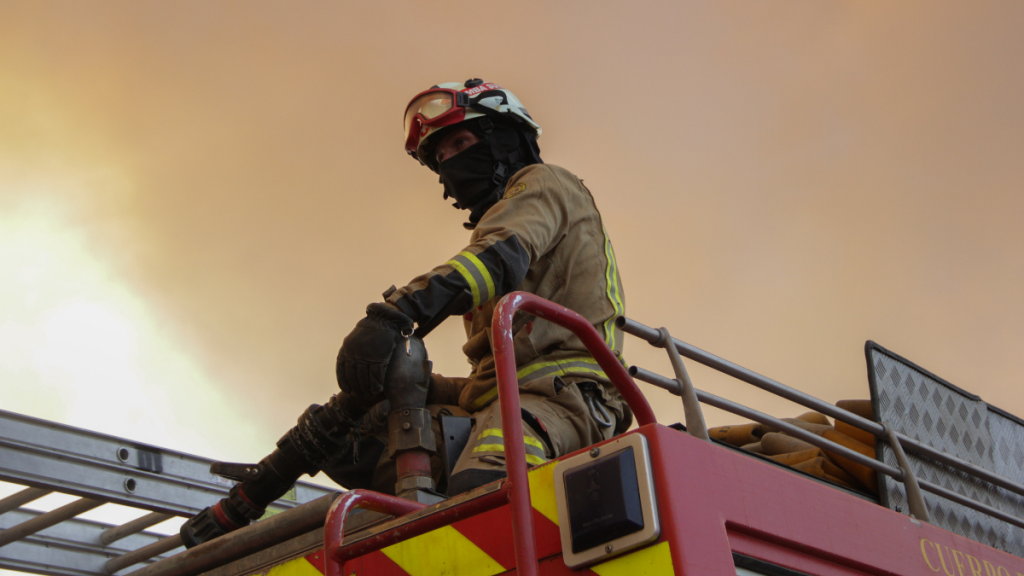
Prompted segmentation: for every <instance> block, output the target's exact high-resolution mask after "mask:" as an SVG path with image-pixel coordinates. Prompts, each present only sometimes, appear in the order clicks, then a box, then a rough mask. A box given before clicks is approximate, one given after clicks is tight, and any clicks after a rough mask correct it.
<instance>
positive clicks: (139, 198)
mask: <svg viewBox="0 0 1024 576" xmlns="http://www.w3.org/2000/svg"><path fill="white" fill-rule="evenodd" d="M1022 38H1024V4H1022V3H1021V2H1017V1H1010V2H988V1H982V2H971V3H956V2H935V1H929V2H900V3H892V2H881V1H878V2H810V1H806V2H804V1H791V2H692V3H690V2H628V3H626V2H605V1H590V2H581V1H575V0H569V1H563V2H526V3H513V4H481V3H479V2H474V3H469V2H449V3H441V4H438V3H427V2H414V1H398V2H378V3H369V2H367V3H356V2H299V3H294V2H253V1H245V2H241V1H239V2H220V1H213V2H211V1H205V0H204V1H192V2H166V3H165V2H128V1H121V2H108V1H102V2H100V1H97V2H67V3H54V2H32V1H14V2H12V1H0V278H2V279H3V281H2V283H0V405H2V407H3V409H5V410H11V411H15V412H21V413H27V414H30V415H34V416H38V417H43V418H48V419H52V420H57V421H61V422H67V423H71V424H74V425H77V426H81V427H85V428H90V429H95V430H100V431H104V432H108V433H112V434H117V435H121V436H126V437H130V438H134V439H137V440H143V441H148V442H151V443H155V444H158V445H162V446H165V447H168V448H173V449H179V450H184V451H188V452H193V453H198V454H202V455H205V456H209V457H214V458H221V459H227V460H233V461H249V460H257V459H259V458H260V457H262V456H263V455H265V454H266V453H267V452H268V451H269V450H270V449H271V448H272V447H273V443H274V441H275V440H276V439H277V438H278V437H279V436H280V435H281V434H282V433H283V432H284V431H285V430H286V429H287V428H289V427H290V426H291V425H293V424H294V422H295V419H296V417H297V416H298V415H299V413H300V412H301V411H302V410H303V409H304V408H305V407H306V406H308V405H309V404H311V403H314V402H315V403H321V402H324V401H325V400H326V399H327V398H328V397H329V396H330V395H331V394H332V393H333V392H335V391H336V390H337V386H336V383H335V381H334V373H333V370H334V358H335V355H336V353H337V349H338V346H339V345H340V344H341V341H342V339H343V337H344V336H345V334H347V333H348V331H349V330H350V329H351V327H352V325H353V324H354V323H355V322H356V321H357V320H358V319H359V318H360V317H361V316H362V314H363V311H364V309H365V306H366V304H368V303H370V302H374V301H378V300H379V299H380V294H381V292H382V291H383V290H385V289H386V288H388V287H389V286H390V285H392V284H397V285H402V284H404V283H406V282H407V281H408V280H410V279H411V278H412V277H414V276H416V275H417V274H420V273H422V272H424V271H426V270H428V269H430V268H432V267H433V266H435V265H437V264H439V263H442V262H444V261H446V260H448V259H449V258H450V257H451V256H452V255H453V254H456V253H457V252H458V251H459V250H461V249H462V247H463V246H464V245H465V244H466V242H467V241H468V233H467V232H466V231H465V230H464V229H463V228H462V226H461V223H462V222H463V221H464V218H465V215H464V214H463V213H459V212H457V211H456V210H453V209H452V208H451V207H450V206H449V203H448V202H446V201H444V200H442V197H441V187H440V185H439V184H438V183H437V177H436V175H434V174H432V173H431V172H429V171H428V170H427V169H425V168H423V167H421V166H419V165H418V164H417V163H416V162H414V161H412V160H410V159H409V158H408V157H407V156H406V154H405V153H404V151H403V148H402V145H403V135H402V129H401V117H402V113H403V111H404V108H405V106H406V104H407V103H408V101H409V99H410V98H411V97H412V96H413V95H415V94H416V93H418V92H419V91H421V90H424V89H426V88H428V87H429V86H431V85H433V84H435V83H440V82H446V81H462V80H465V79H466V78H470V77H480V78H484V79H486V80H488V81H493V82H497V83H499V84H501V85H502V86H505V87H507V88H509V89H511V90H513V91H514V92H515V93H516V94H517V95H518V96H519V98H520V99H521V100H522V101H523V102H524V103H525V104H526V106H527V107H528V108H529V110H530V112H531V114H532V115H533V116H534V118H535V119H537V121H538V122H539V123H540V124H541V125H542V126H543V128H544V134H543V136H542V138H541V140H540V145H541V149H542V155H543V157H544V159H545V160H546V161H547V162H549V163H553V164H558V165H561V166H564V167H565V168H568V169H569V170H571V171H573V172H574V173H576V174H577V175H579V176H580V177H581V178H583V179H584V180H585V181H586V183H587V186H588V187H589V188H590V190H591V191H592V192H593V194H594V196H595V198H596V200H597V203H598V206H599V208H600V209H601V211H602V213H603V215H604V220H605V225H606V227H607V229H608V231H609V233H610V235H611V237H612V239H613V241H614V244H615V248H616V251H617V256H618V262H619V265H620V267H621V271H622V277H623V281H624V285H625V289H626V294H627V312H628V314H629V315H630V316H631V317H633V318H636V319H637V320H639V321H641V322H644V323H645V324H648V325H653V326H667V327H669V328H670V329H671V330H672V333H673V335H675V336H676V337H678V338H680V339H683V340H685V341H688V342H690V343H692V344H694V345H697V346H699V347H701V348H704V349H706V350H709V351H711V352H713V353H716V354H718V355H720V356H723V357H725V358H728V359H730V360H733V361H735V362H738V363H740V364H742V365H744V366H746V367H749V368H750V369H752V370H755V371H757V372H759V373H762V374H765V375H767V376H770V377H773V378H775V379H777V380H780V381H782V382H785V383H787V384H789V385H791V386H794V387H796V388H798V389H800V390H804V391H806V392H809V393H811V394H813V395H815V396H818V397H820V398H823V399H826V400H829V401H835V400H839V399H843V398H866V397H867V396H868V385H867V378H866V369H865V361H864V353H863V346H864V341H865V340H867V339H873V340H876V341H877V342H879V343H880V344H882V345H883V346H886V347H887V348H890V349H891V350H893V351H895V352H897V353H899V354H901V355H903V356H905V357H907V358H909V359H910V360H913V361H915V362H917V363H919V364H921V365H922V366H924V367H926V368H928V369H929V370H931V371H933V372H935V373H936V374H938V375H940V376H942V377H944V378H946V379H948V380H950V381H951V382H953V383H954V384H956V385H958V386H960V387H962V388H964V389H967V390H969V391H972V392H975V393H977V394H979V395H980V396H982V398H984V399H985V400H986V401H988V402H990V403H992V404H994V405H996V406H999V407H1001V408H1004V409H1006V410H1008V411H1010V412H1013V413H1017V414H1024V396H1022V395H1021V394H1020V389H1019V388H1015V387H1016V386H1019V385H1020V382H1021V373H1022V368H1024V366H1022V361H1021V358H1022V354H1021V351H1022V348H1024V299H1022V296H1024V264H1022V262H1024V258H1022V248H1024V226H1022V223H1024V193H1022V181H1024V105H1022V104H1024V50H1022V41H1021V39H1022ZM463 338H464V334H463V331H462V327H461V324H460V323H458V322H448V323H446V324H445V325H443V326H442V327H441V328H440V329H439V330H438V331H437V332H435V333H434V334H432V335H431V336H430V337H429V338H428V340H427V344H428V349H429V351H430V354H431V358H432V359H433V361H434V365H435V370H437V371H439V372H443V373H447V374H451V375H463V374H464V373H465V372H466V371H467V365H466V364H465V361H464V359H463V358H462V355H461V350H460V347H461V344H462V339H463ZM626 352H627V358H628V359H629V361H630V362H631V363H632V364H636V365H640V366H643V367H649V368H651V369H655V370H657V371H660V372H662V373H665V374H668V373H670V368H669V364H668V361H667V359H666V358H664V356H663V353H659V352H658V351H656V350H653V349H650V348H649V347H648V346H647V345H646V344H644V343H641V342H639V341H637V340H635V339H630V340H628V342H627V349H626ZM691 372H692V376H693V379H694V381H695V384H696V385H697V387H699V388H701V389H706V390H708V391H711V392H714V393H716V394H719V395H722V396H725V397H727V398H730V399H733V400H738V401H741V402H743V403H746V404H751V405H754V406H757V407H759V408H762V409H764V410H765V411H768V412H771V413H774V414H777V415H780V416H791V415H795V414H798V413H800V412H802V411H803V410H802V409H801V408H799V407H797V406H794V405H792V404H788V403H786V402H785V401H782V400H779V399H776V398H774V397H772V396H770V395H768V394H766V393H763V392H760V391H756V390H754V389H752V388H751V387H750V386H747V385H745V384H742V383H739V382H736V381H733V380H731V379H730V378H728V377H725V376H722V375H719V374H717V373H714V372H712V371H710V370H708V369H704V368H701V367H699V366H691ZM644 390H645V393H647V395H648V397H649V398H650V399H651V400H652V402H653V403H654V404H655V406H656V407H657V408H656V409H657V412H658V415H659V417H660V419H661V420H662V421H663V422H666V423H667V422H675V421H678V420H680V419H681V417H682V407H681V405H680V403H679V401H678V399H676V398H673V397H672V396H669V395H668V394H666V393H662V392H660V391H659V390H657V389H654V388H651V387H646V385H645V387H644ZM707 417H708V420H709V423H710V424H712V425H717V424H725V423H729V422H734V421H737V420H738V419H737V418H736V417H734V416H731V415H729V414H725V413H721V412H716V411H713V410H710V409H709V410H708V412H707Z"/></svg>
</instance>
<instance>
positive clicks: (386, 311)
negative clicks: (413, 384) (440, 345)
mask: <svg viewBox="0 0 1024 576" xmlns="http://www.w3.org/2000/svg"><path fill="white" fill-rule="evenodd" d="M412 331H413V326H412V319H411V318H409V317H408V316H406V315H405V314H402V313H401V312H399V311H398V310H397V309H395V308H393V307H391V306H388V305H387V304H384V303H374V304H370V305H369V306H367V307H366V318H363V319H362V320H360V321H359V322H357V323H356V327H355V328H354V329H353V330H352V332H349V335H348V336H346V337H345V341H344V342H343V343H342V345H341V350H339V351H338V364H337V366H336V368H335V372H336V374H337V376H338V386H339V387H341V389H342V391H344V392H345V393H347V394H351V395H353V396H357V397H361V398H365V399H369V400H377V399H383V398H384V374H385V373H386V372H387V369H388V361H390V360H391V354H392V353H393V352H394V351H395V346H397V345H398V344H399V342H401V341H403V340H405V338H406V337H408V336H410V335H411V334H412Z"/></svg>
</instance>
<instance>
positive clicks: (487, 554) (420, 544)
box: [267, 463, 674, 576]
mask: <svg viewBox="0 0 1024 576" xmlns="http://www.w3.org/2000/svg"><path fill="white" fill-rule="evenodd" d="M553 464H554V463H552V464H551V465H545V466H541V467H538V468H534V469H532V470H530V500H531V504H532V506H533V522H534V529H535V534H536V539H537V552H538V557H539V558H541V559H542V561H541V565H540V568H541V574H542V575H545V576H548V575H550V576H558V575H565V576H568V575H590V576H593V575H596V576H647V575H650V576H666V575H672V574H673V573H674V572H673V569H672V559H671V556H670V554H669V545H668V543H667V542H662V543H660V544H656V545H654V546H651V547H648V548H644V549H642V550H638V551H637V552H634V553H631V554H627V555H626V556H622V557H620V558H616V559H614V560H611V561H608V562H605V563H602V564H598V565H596V566H593V567H591V568H590V569H589V570H579V571H573V570H570V569H568V568H566V566H565V564H564V563H563V562H562V557H561V551H562V546H561V540H560V536H559V532H558V514H557V508H556V505H555V492H554V484H553V472H554V465H553ZM511 526H512V522H511V514H510V512H509V508H508V506H503V507H501V508H497V509H495V510H490V511H488V512H485V513H482V514H478V515H476V516H473V517H471V518H466V519H464V520H460V521H458V522H455V523H454V524H452V525H450V526H445V527H443V528H439V529H437V530H434V531H432V532H428V533H427V534H423V535H420V536H417V537H415V538H411V539H409V540H406V541H404V542H399V543H398V544H394V545H392V546H389V547H387V548H384V549H383V550H380V551H377V552H373V553H371V554H367V555H365V556H362V557H360V558H356V559H355V560H351V561H349V562H348V564H347V565H346V571H345V575H346V576H497V575H500V574H515V573H516V570H515V550H514V547H513V543H512V528H511ZM323 572H324V570H323V555H322V551H317V552H315V553H313V554H310V555H309V556H306V557H305V558H299V559H296V560H292V561H291V562H287V563H285V564H282V565H281V566H278V567H275V568H273V569H272V570H271V571H270V572H269V573H268V575H267V576H319V575H320V574H322V573H323Z"/></svg>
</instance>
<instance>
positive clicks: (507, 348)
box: [491, 292, 657, 576]
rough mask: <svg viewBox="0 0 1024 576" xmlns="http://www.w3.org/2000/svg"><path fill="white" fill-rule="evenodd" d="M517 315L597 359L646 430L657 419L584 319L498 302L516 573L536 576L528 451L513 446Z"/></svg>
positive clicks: (518, 295)
mask: <svg viewBox="0 0 1024 576" xmlns="http://www.w3.org/2000/svg"><path fill="white" fill-rule="evenodd" d="M518 310H523V311H524V312H528V313H530V314H533V315H534V316H537V317H538V318H543V319H544V320H547V321H549V322H554V323H555V324H557V325H559V326H562V327H564V328H568V329H569V330H570V331H571V332H572V333H573V334H575V335H576V336H577V337H578V338H579V339H580V340H581V341H582V342H583V345H584V346H586V347H587V350H588V351H590V353H591V354H593V356H594V359H595V360H597V363H598V365H600V366H601V369H602V370H604V372H605V374H607V375H608V378H609V379H610V380H611V381H612V384H614V385H615V387H616V388H617V389H618V390H619V394H621V395H622V397H623V399H624V400H625V401H626V403H627V404H628V405H629V407H630V409H631V410H632V411H633V414H634V415H635V416H636V419H637V422H638V423H639V424H640V425H641V426H644V425H646V424H653V423H655V422H657V419H656V418H655V417H654V411H653V410H651V405H650V404H648V403H647V399H646V398H644V395H643V393H641V392H640V389H639V388H638V387H637V385H636V382H634V381H633V378H632V377H630V375H629V373H628V372H627V371H626V367H625V366H623V365H622V364H621V363H620V362H619V359H618V358H616V357H615V355H614V354H613V353H612V351H611V349H609V348H608V346H607V345H606V344H605V342H604V340H602V339H601V335H600V334H598V333H597V330H596V329H594V326H593V325H591V324H590V322H589V321H588V320H587V319H586V318H584V317H583V316H580V315H579V314H577V313H576V312H573V311H572V310H569V309H568V308H566V307H565V306H560V305H558V304H555V303H554V302H551V301H548V300H545V299H543V298H541V297H539V296H536V295H533V294H529V293H527V292H512V293H511V294H508V295H507V296H505V297H504V298H502V299H501V301H500V302H498V306H497V307H496V308H495V309H494V318H493V319H492V322H491V343H492V345H493V346H494V365H495V370H496V372H497V378H498V401H499V402H500V403H501V428H502V435H503V436H504V438H505V440H506V444H505V467H506V468H507V470H508V480H509V482H510V483H511V484H512V486H511V492H510V497H509V508H510V509H511V512H512V537H513V539H514V542H515V547H516V570H517V573H518V574H519V575H520V576H536V575H537V573H538V566H537V545H536V541H535V539H534V533H533V514H532V512H531V511H530V508H531V505H530V484H529V481H528V479H527V475H526V445H525V444H524V443H522V442H514V441H512V440H514V439H518V438H522V437H523V420H522V415H521V411H520V410H521V407H520V404H519V382H518V378H517V377H516V359H515V352H514V349H513V345H512V318H513V316H515V313H516V312H517V311H518Z"/></svg>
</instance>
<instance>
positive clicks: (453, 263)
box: [448, 259, 480, 308]
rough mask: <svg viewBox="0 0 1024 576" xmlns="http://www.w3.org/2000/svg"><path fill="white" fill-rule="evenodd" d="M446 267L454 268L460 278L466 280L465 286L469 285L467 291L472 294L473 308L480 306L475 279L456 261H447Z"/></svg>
mask: <svg viewBox="0 0 1024 576" xmlns="http://www.w3.org/2000/svg"><path fill="white" fill-rule="evenodd" d="M448 265H449V266H451V267H452V268H455V271H456V272H458V273H459V274H461V275H462V278H463V279H465V280H466V284H469V291H470V292H472V293H473V307H474V308H476V307H477V306H479V305H480V286H478V285H477V283H476V278H473V275H472V274H471V273H470V272H469V270H467V269H466V267H465V266H463V265H462V262H459V261H458V260H454V259H452V260H449V261H448Z"/></svg>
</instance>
